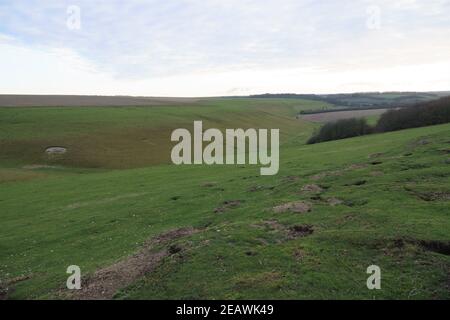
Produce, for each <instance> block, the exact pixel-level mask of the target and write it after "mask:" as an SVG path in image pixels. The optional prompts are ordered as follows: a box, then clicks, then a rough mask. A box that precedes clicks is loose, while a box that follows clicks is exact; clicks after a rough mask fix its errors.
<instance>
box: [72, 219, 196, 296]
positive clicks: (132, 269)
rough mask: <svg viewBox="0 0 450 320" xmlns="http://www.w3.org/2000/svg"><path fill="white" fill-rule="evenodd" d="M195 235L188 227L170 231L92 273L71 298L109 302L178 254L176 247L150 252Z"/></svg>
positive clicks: (178, 248)
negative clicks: (124, 257)
mask: <svg viewBox="0 0 450 320" xmlns="http://www.w3.org/2000/svg"><path fill="white" fill-rule="evenodd" d="M197 231H198V230H196V229H194V228H192V227H188V228H181V229H176V230H171V231H168V232H166V233H162V234H160V235H159V236H156V237H154V238H153V239H151V240H149V241H148V242H147V243H146V244H145V246H144V248H142V249H141V250H140V251H139V252H137V253H136V254H134V255H133V256H131V257H128V258H126V259H124V260H121V261H119V262H117V263H115V264H113V265H111V266H108V267H106V268H103V269H100V270H98V271H96V272H95V273H94V274H93V275H92V276H90V277H89V278H88V279H87V280H86V281H85V282H83V283H82V289H81V290H79V291H76V292H74V294H73V296H72V297H71V298H74V299H80V300H103V299H111V298H113V297H114V294H115V293H116V292H117V291H118V290H119V289H122V288H125V287H127V286H128V285H130V284H132V283H133V282H134V281H136V280H137V279H139V278H141V277H143V276H144V275H145V274H146V273H148V272H151V271H153V270H154V269H155V268H156V267H157V266H158V265H159V263H160V262H161V261H162V259H163V258H165V257H167V256H169V255H171V254H175V253H177V252H179V251H181V248H180V247H177V246H170V247H168V248H163V249H162V250H159V251H154V247H155V246H157V245H161V244H167V243H168V242H169V241H171V240H175V239H178V238H181V237H186V236H189V235H192V234H193V233H195V232H197ZM175 248H176V249H175Z"/></svg>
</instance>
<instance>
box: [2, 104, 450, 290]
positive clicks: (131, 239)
mask: <svg viewBox="0 0 450 320" xmlns="http://www.w3.org/2000/svg"><path fill="white" fill-rule="evenodd" d="M302 107H305V108H310V107H311V104H310V103H309V102H307V101H304V100H301V101H292V100H289V101H286V100H280V101H278V105H274V103H273V101H268V102H264V103H261V102H260V101H255V102H254V103H252V104H247V102H245V101H239V100H236V101H234V102H233V101H231V102H230V100H226V101H225V100H212V101H208V102H204V104H202V105H199V106H195V107H193V106H191V107H176V106H174V107H165V108H158V107H155V108H153V107H152V108H110V109H104V108H89V109H85V108H69V109H64V110H61V109H57V108H44V109H32V110H31V109H0V119H1V120H0V121H1V126H0V128H1V131H0V132H1V133H0V137H1V139H0V141H1V142H0V146H1V149H0V150H1V162H0V164H1V166H2V169H1V170H0V181H1V182H0V218H1V221H2V223H1V224H0V279H1V282H0V297H3V298H9V299H14V298H29V299H32V298H55V297H63V298H83V296H82V294H81V296H79V295H73V294H72V293H67V291H66V290H64V287H65V281H66V278H67V276H68V275H67V274H66V268H67V266H69V265H74V264H75V265H79V266H80V267H81V270H82V273H83V275H84V278H83V279H84V280H86V279H89V280H88V282H87V283H89V284H90V285H91V289H92V290H91V291H90V292H88V293H86V296H88V297H95V298H99V297H108V296H107V295H106V296H102V295H101V292H100V294H99V292H98V290H97V289H98V288H97V287H96V286H101V285H103V284H102V283H101V279H102V275H103V276H105V275H106V278H107V277H108V276H111V275H112V277H113V280H114V281H115V285H112V286H110V287H109V289H110V290H109V291H108V290H107V292H106V294H110V291H111V292H112V294H111V296H114V297H115V298H118V299H130V298H137V299H155V298H176V299H178V298H183V299H186V298H194V299H197V298H217V299H218V298H247V299H251V298H288V299H304V298H319V299H325V298H338V299H340V298H362V299H372V298H376V299H387V298H393V299H399V298H402V299H418V298H426V299H438V298H441V299H442V298H444V299H448V298H450V295H449V288H448V285H449V283H448V279H449V276H450V275H449V272H448V270H450V258H449V256H448V254H449V240H450V239H449V238H450V235H449V230H450V219H449V211H448V201H449V195H450V184H449V174H450V169H449V163H450V159H449V143H450V141H449V137H450V125H440V126H434V127H427V128H419V129H412V130H405V131H398V132H393V133H387V134H382V135H372V136H365V137H359V138H355V139H348V140H342V141H335V142H329V143H323V144H318V145H312V146H306V145H304V141H305V140H306V138H308V137H309V135H310V132H311V130H312V124H309V123H305V122H302V121H299V120H295V118H294V117H295V114H296V113H297V112H298V109H299V108H302ZM199 119H203V120H204V121H207V123H208V125H211V126H216V127H219V128H223V127H230V128H234V127H238V126H243V127H246V126H249V127H256V128H258V127H260V128H265V127H269V128H270V127H279V128H281V133H282V135H283V141H284V142H283V145H282V147H281V150H280V152H281V154H280V173H279V174H278V175H277V176H273V177H267V176H266V177H263V176H260V175H259V167H257V166H213V167H206V166H180V167H175V166H172V165H167V164H164V161H163V160H162V159H163V158H164V159H165V157H167V154H166V151H167V150H170V147H169V146H167V143H168V140H169V136H168V134H170V131H171V129H172V128H174V127H176V126H185V127H188V128H190V127H191V126H192V121H193V120H199ZM164 128H165V130H166V131H164V130H163V129H164ZM143 139H148V142H144V141H143ZM158 139H160V140H158ZM90 141H92V142H90ZM133 141H134V142H133ZM136 141H138V142H136ZM159 142H161V144H162V143H164V144H165V145H166V146H165V147H160V146H159ZM133 143H135V144H136V146H133V147H130V149H128V147H127V146H128V144H133ZM152 144H157V145H158V148H157V149H150V150H156V151H152V152H158V153H161V154H158V155H155V157H156V158H157V159H158V161H155V162H153V163H154V164H158V165H153V166H149V164H151V163H152V161H151V159H154V158H152V156H153V153H150V151H146V150H148V149H146V148H142V147H143V146H145V147H147V146H151V145H152ZM49 145H64V146H68V148H69V150H76V151H69V152H68V153H67V155H66V156H67V158H63V159H54V160H48V159H46V158H45V157H44V158H43V156H42V149H43V148H44V149H45V147H46V146H49ZM27 148H29V149H30V151H27V150H28V149H27ZM142 149H145V150H142ZM131 151H133V152H131ZM147 152H148V153H147ZM167 152H168V151H167ZM135 158H136V159H137V160H136V159H135ZM141 158H144V159H145V161H149V162H148V164H147V165H145V162H144V161H142V160H141ZM141 161H142V162H141ZM36 164H40V165H42V164H52V165H53V164H56V165H58V166H64V167H56V168H53V167H35V168H34V169H30V167H28V168H26V169H24V168H22V167H23V166H25V165H28V166H29V165H36ZM144 166H146V167H144ZM95 168H97V169H95ZM111 168H112V169H111ZM117 168H120V169H121V170H117ZM299 201H301V203H300V202H299ZM293 203H295V205H293ZM288 208H291V209H290V210H287V209H288ZM304 208H309V209H310V210H309V212H303V213H299V212H293V211H308V210H303V209H304ZM297 209H298V210H297ZM136 252H139V254H138V255H134V254H135V253H136ZM371 264H376V265H379V266H380V267H381V269H382V290H379V291H369V290H368V289H367V288H366V279H367V277H368V275H367V274H366V268H367V267H368V266H369V265H371ZM86 277H87V278H86ZM103 279H104V278H103ZM86 296H84V297H86Z"/></svg>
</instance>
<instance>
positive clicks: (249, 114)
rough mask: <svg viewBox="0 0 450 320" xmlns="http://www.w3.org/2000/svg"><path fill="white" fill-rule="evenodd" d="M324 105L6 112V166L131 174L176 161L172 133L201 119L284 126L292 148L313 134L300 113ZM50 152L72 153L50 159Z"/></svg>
mask: <svg viewBox="0 0 450 320" xmlns="http://www.w3.org/2000/svg"><path fill="white" fill-rule="evenodd" d="M323 105H324V104H323V103H317V102H313V101H307V100H286V99H280V100H274V101H259V100H257V99H255V100H254V101H251V102H249V101H247V100H239V99H236V100H226V99H225V100H224V99H214V100H203V101H202V102H201V103H200V102H199V103H197V104H195V105H190V106H186V105H174V106H165V107H123V108H119V107H115V108H112V107H109V108H107V107H86V108H83V107H66V108H57V107H54V108H0V150H2V152H1V153H0V164H2V165H3V166H4V167H5V166H6V167H17V166H29V165H36V164H40V165H53V166H55V165H62V166H67V167H77V168H110V169H124V168H136V167H145V166H149V165H154V164H161V163H169V162H170V148H171V145H170V134H171V132H172V131H173V130H174V129H176V128H192V125H193V121H194V120H203V122H204V127H205V128H208V127H214V128H219V129H225V128H239V127H242V128H282V129H283V130H282V132H281V139H282V141H283V142H286V141H287V140H291V139H292V138H295V137H298V136H303V135H304V134H306V132H308V131H309V130H310V129H311V128H312V124H310V123H308V122H306V121H298V120H296V119H295V117H294V116H295V114H297V113H298V111H299V110H302V109H311V108H318V107H322V106H323ZM49 146H64V147H66V148H67V149H68V153H67V154H65V155H64V156H61V157H52V158H49V157H47V156H46V155H45V153H44V151H45V149H46V148H47V147H49Z"/></svg>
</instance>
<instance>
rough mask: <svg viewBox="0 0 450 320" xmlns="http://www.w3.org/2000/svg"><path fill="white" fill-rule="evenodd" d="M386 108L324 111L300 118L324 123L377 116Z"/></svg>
mask: <svg viewBox="0 0 450 320" xmlns="http://www.w3.org/2000/svg"><path fill="white" fill-rule="evenodd" d="M387 110H388V109H376V110H352V111H336V112H325V113H316V114H307V115H302V116H301V117H300V119H302V120H306V121H311V122H319V123H326V122H332V121H337V120H342V119H351V118H367V117H373V116H379V115H381V114H383V113H385V112H386V111H387Z"/></svg>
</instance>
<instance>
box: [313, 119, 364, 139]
mask: <svg viewBox="0 0 450 320" xmlns="http://www.w3.org/2000/svg"><path fill="white" fill-rule="evenodd" d="M371 132H372V128H371V127H370V126H369V125H368V124H367V122H366V119H343V120H338V121H336V122H329V123H327V124H325V125H324V126H323V127H322V128H321V129H320V130H319V132H318V133H316V134H314V135H313V136H312V137H311V138H310V139H309V140H308V142H307V143H308V144H314V143H319V142H325V141H331V140H339V139H346V138H350V137H357V136H362V135H365V134H369V133H371Z"/></svg>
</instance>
